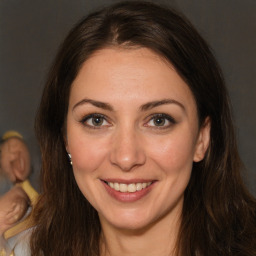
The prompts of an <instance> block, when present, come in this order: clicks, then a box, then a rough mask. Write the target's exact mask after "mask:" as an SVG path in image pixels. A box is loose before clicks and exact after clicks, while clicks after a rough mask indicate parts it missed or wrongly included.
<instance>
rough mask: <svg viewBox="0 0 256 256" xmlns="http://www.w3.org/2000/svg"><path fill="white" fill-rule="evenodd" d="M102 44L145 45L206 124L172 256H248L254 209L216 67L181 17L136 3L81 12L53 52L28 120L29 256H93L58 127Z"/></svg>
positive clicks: (84, 210) (251, 255) (92, 220)
mask: <svg viewBox="0 0 256 256" xmlns="http://www.w3.org/2000/svg"><path fill="white" fill-rule="evenodd" d="M106 47H125V48H127V49H129V48H132V47H146V48H148V49H151V50H152V51H154V52H155V53H157V54H158V55H160V56H161V57H163V58H164V59H165V60H166V61H168V62H169V63H171V64H172V65H173V66H174V67H175V70H176V71H177V72H178V73H179V75H180V76H181V77H182V79H183V80H184V81H185V82H186V84H187V85H188V86H189V88H190V90H191V91H192V93H193V96H194V98H195V101H196V105H197V110H198V111H197V112H198V120H199V125H200V126H201V125H203V124H204V121H205V119H206V118H207V117H208V118H209V119H210V122H211V131H210V144H209V148H208V150H207V152H206V156H205V158H204V159H203V160H202V161H201V162H198V163H194V164H193V169H192V174H191V179H190V181H189V184H188V187H187V188H186V190H185V194H184V205H183V212H182V221H181V227H180V230H179V237H178V239H177V245H176V253H177V255H181V256H192V255H195V256H205V255H211V256H215V255H216V256H220V255H221V256H231V255H232V256H238V255H239V256H255V255H256V213H255V211H256V210H255V209H256V202H255V199H254V198H253V197H252V196H251V195H250V193H249V192H248V190H247V189H246V187H245V186H244V183H243V180H242V178H241V170H242V169H243V166H242V164H241V161H240V158H239V155H238V150H237V144H236V138H235V132H234V128H233V121H232V115H231V111H230V108H231V107H230V101H229V97H228V93H227V90H226V87H225V85H224V79H223V75H222V72H221V70H220V68H219V65H218V64H217V62H216V60H215V58H214V56H213V54H212V52H211V50H210V48H209V46H208V45H207V43H206V42H205V41H204V39H202V37H201V36H200V35H199V33H198V32H197V31H196V29H195V28H194V27H193V26H192V25H191V23H190V22H189V21H188V20H187V19H186V18H185V17H184V16H183V15H182V14H180V13H178V12H177V11H175V10H173V9H170V8H167V7H165V6H164V7H163V6H160V5H156V4H153V3H149V2H145V1H128V2H121V3H116V4H114V5H112V6H110V7H107V8H104V9H102V10H100V11H96V12H94V13H92V14H90V15H88V16H87V17H85V18H84V19H82V20H81V21H80V22H79V23H78V24H76V25H75V26H74V28H73V29H72V30H71V32H70V33H69V34H68V36H67V37H66V39H65V40H64V42H63V43H62V45H61V46H60V49H59V52H58V53H57V56H56V58H55V60H54V62H53V65H52V67H51V69H50V72H49V75H48V79H47V81H46V85H45V88H44V91H43V95H42V99H41V103H40V106H39V109H38V112H37V117H36V123H35V129H36V134H37V138H38V141H39V144H40V148H41V153H42V170H41V180H42V195H41V196H40V200H39V202H38V204H37V206H36V208H35V210H34V218H35V221H36V223H37V225H36V227H35V229H34V231H33V234H32V236H31V252H32V255H33V256H39V255H44V256H58V255H61V256H70V255H76V256H82V255H83V256H99V255H100V249H99V241H100V236H101V226H100V222H99V218H98V214H97V212H96V210H95V209H94V208H93V207H92V206H91V205H90V204H89V202H88V201H87V200H86V198H85V197H84V196H83V194H82V193H81V192H80V190H79V188H78V186H77V184H76V181H75V178H74V175H73V171H72V167H71V165H70V163H69V160H68V157H67V152H66V149H65V126H66V116H67V110H68V100H69V93H70V88H71V85H72V82H73V81H74V79H75V78H76V76H77V74H78V72H79V70H80V68H81V65H82V64H83V63H84V62H85V61H86V60H87V59H88V58H89V57H90V56H91V55H92V54H93V53H94V52H95V51H97V50H100V49H103V48H106ZM124 97H125V96H124Z"/></svg>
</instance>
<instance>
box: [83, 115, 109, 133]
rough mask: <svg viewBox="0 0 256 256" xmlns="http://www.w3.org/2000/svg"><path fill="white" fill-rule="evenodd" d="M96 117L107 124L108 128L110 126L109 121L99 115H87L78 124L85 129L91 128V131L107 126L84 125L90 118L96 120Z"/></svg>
mask: <svg viewBox="0 0 256 256" xmlns="http://www.w3.org/2000/svg"><path fill="white" fill-rule="evenodd" d="M96 117H100V118H103V119H104V120H105V121H106V122H107V123H108V124H109V126H110V125H111V124H110V121H109V119H108V118H107V117H106V116H105V115H103V114H100V113H91V114H87V115H85V116H84V117H83V118H82V119H81V120H80V121H79V122H80V123H82V124H83V125H84V126H85V127H87V128H91V129H100V128H103V127H106V126H108V125H100V126H93V125H89V124H86V122H87V121H88V120H89V119H90V118H96Z"/></svg>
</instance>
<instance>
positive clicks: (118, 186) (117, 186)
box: [107, 182, 152, 193]
mask: <svg viewBox="0 0 256 256" xmlns="http://www.w3.org/2000/svg"><path fill="white" fill-rule="evenodd" d="M107 184H108V185H109V186H110V187H111V188H113V189H114V190H116V191H120V192H122V193H125V192H129V193H133V192H136V191H140V190H142V189H144V188H146V187H148V186H149V185H151V184H152V182H143V183H130V184H124V183H117V182H114V183H113V182H108V183H107Z"/></svg>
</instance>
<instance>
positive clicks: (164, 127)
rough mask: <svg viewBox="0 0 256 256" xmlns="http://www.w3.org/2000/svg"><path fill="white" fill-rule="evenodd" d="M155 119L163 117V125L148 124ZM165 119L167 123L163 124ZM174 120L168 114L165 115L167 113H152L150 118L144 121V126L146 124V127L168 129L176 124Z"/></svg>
mask: <svg viewBox="0 0 256 256" xmlns="http://www.w3.org/2000/svg"><path fill="white" fill-rule="evenodd" d="M156 119H164V125H163V126H161V125H160V126H157V125H154V126H151V125H148V124H149V123H150V122H151V121H153V122H154V120H155V121H156ZM166 120H167V121H168V122H169V124H167V125H166V124H165V123H166ZM176 123H177V122H176V120H175V119H174V118H173V117H171V116H170V115H167V114H162V113H161V114H152V115H151V116H150V119H149V121H147V122H146V124H145V125H144V126H147V127H150V128H152V129H168V128H170V127H171V126H172V125H174V124H176Z"/></svg>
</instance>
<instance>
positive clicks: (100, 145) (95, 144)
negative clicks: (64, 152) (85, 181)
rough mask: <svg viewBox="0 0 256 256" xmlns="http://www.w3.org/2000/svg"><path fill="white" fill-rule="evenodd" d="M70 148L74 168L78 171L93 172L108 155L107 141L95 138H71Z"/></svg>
mask: <svg viewBox="0 0 256 256" xmlns="http://www.w3.org/2000/svg"><path fill="white" fill-rule="evenodd" d="M70 141H72V142H71V143H70V144H69V150H70V152H71V155H72V162H73V168H74V170H76V171H77V172H82V173H84V172H87V173H91V172H93V171H94V170H96V169H97V168H98V167H99V166H100V165H101V164H102V162H103V161H104V159H105V158H106V155H107V142H106V141H105V140H99V139H96V140H95V139H94V138H82V137H80V138H75V137H73V139H71V140H70Z"/></svg>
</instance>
